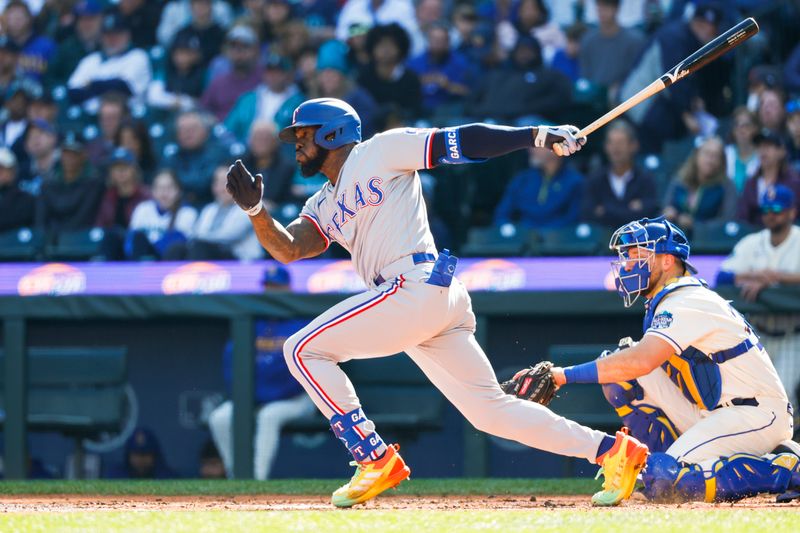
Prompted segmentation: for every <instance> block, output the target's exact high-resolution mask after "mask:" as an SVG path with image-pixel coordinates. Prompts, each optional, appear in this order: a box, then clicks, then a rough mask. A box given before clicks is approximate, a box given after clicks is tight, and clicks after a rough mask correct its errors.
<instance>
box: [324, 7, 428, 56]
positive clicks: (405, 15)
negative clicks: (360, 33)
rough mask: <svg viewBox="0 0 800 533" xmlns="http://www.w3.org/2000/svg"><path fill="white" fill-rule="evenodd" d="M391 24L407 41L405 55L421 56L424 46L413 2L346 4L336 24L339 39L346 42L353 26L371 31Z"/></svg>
mask: <svg viewBox="0 0 800 533" xmlns="http://www.w3.org/2000/svg"><path fill="white" fill-rule="evenodd" d="M392 24H395V25H399V26H400V27H401V28H402V29H403V30H404V32H405V34H406V37H407V38H408V46H407V47H406V53H405V55H406V56H407V55H408V52H409V51H411V53H412V54H414V55H417V54H421V53H422V51H423V50H424V49H425V42H424V39H423V37H422V33H421V32H420V29H419V25H418V24H417V17H416V13H415V12H414V5H413V3H412V2H411V0H347V3H346V4H345V5H344V7H343V8H342V11H341V13H340V14H339V20H338V21H337V23H336V38H337V39H339V40H340V41H346V40H347V38H348V37H349V36H350V31H351V29H352V28H353V26H359V27H366V28H368V29H371V28H373V27H377V26H388V25H392ZM367 48H372V47H370V46H368V47H367Z"/></svg>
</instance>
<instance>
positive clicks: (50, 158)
mask: <svg viewBox="0 0 800 533" xmlns="http://www.w3.org/2000/svg"><path fill="white" fill-rule="evenodd" d="M58 141H59V139H58V132H56V129H55V127H54V126H53V125H52V124H51V123H49V122H47V121H44V120H32V121H31V122H30V124H29V125H28V129H27V131H26V132H25V141H24V142H25V144H24V146H25V154H26V160H25V161H27V163H26V164H24V165H23V164H20V167H19V180H20V181H19V183H20V187H22V188H23V189H24V190H26V191H28V192H30V193H31V194H34V195H38V194H39V190H40V189H41V187H42V182H43V181H44V180H46V179H48V178H50V177H51V176H52V175H53V171H54V170H55V166H56V163H57V162H58Z"/></svg>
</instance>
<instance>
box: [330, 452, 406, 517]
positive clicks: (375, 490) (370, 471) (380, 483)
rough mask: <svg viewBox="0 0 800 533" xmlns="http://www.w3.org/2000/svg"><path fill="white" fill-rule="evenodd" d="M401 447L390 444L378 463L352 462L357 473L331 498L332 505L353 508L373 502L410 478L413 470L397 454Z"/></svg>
mask: <svg viewBox="0 0 800 533" xmlns="http://www.w3.org/2000/svg"><path fill="white" fill-rule="evenodd" d="M399 450H400V446H399V445H397V444H390V445H389V446H387V447H386V453H385V454H383V457H381V458H380V459H378V460H377V461H372V462H368V463H357V462H355V461H353V462H351V463H350V464H351V465H352V466H355V467H356V473H355V474H353V477H352V479H350V482H349V483H347V484H346V485H342V486H341V487H339V488H338V489H336V490H335V491H334V493H333V496H332V497H331V503H333V505H335V506H336V507H352V506H354V505H357V504H359V503H364V502H365V501H367V500H371V499H372V498H374V497H375V496H377V495H378V494H380V493H382V492H384V491H386V490H388V489H391V488H393V487H396V486H397V485H399V484H400V482H401V481H404V480H406V479H408V478H409V476H410V475H411V469H410V468H409V467H408V466H406V463H405V461H403V458H402V457H400V454H399V453H397V452H398V451H399Z"/></svg>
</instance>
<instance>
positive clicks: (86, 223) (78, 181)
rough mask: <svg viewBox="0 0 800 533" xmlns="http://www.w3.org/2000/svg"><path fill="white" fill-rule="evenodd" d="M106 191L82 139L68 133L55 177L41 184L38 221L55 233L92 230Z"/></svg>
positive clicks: (54, 170)
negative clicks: (90, 161) (88, 156)
mask: <svg viewBox="0 0 800 533" xmlns="http://www.w3.org/2000/svg"><path fill="white" fill-rule="evenodd" d="M34 124H37V123H36V122H34ZM37 128H38V126H37ZM104 191H105V184H104V182H103V180H102V179H101V178H99V177H98V176H97V174H96V172H95V169H94V167H92V165H91V164H90V163H89V161H88V159H87V157H86V151H85V147H84V144H83V140H82V139H81V138H80V136H79V135H77V134H76V133H74V132H68V133H67V134H66V135H65V136H64V140H63V141H62V142H61V157H60V160H59V161H58V162H57V163H56V165H55V167H54V169H53V173H52V178H50V179H46V180H44V182H43V183H42V191H41V195H40V199H39V200H40V201H39V209H38V210H37V214H36V218H37V222H38V224H39V225H40V226H41V227H43V228H44V229H45V230H46V231H48V232H51V233H54V234H55V233H58V232H59V231H71V230H82V229H88V228H91V227H92V226H93V225H94V221H95V218H96V217H97V210H98V208H99V207H100V200H101V199H102V197H103V192H104Z"/></svg>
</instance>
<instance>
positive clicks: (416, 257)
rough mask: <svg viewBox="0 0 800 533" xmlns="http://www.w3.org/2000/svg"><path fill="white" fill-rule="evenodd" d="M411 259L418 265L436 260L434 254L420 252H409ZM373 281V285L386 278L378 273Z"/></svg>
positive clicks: (382, 281) (379, 283)
mask: <svg viewBox="0 0 800 533" xmlns="http://www.w3.org/2000/svg"><path fill="white" fill-rule="evenodd" d="M411 260H412V261H413V262H414V264H415V265H418V264H420V263H433V262H434V261H436V256H435V255H433V254H427V253H424V252H420V253H417V254H411ZM374 281H375V286H378V285H382V284H384V283H386V280H385V279H383V276H381V275H380V274H378V277H377V278H375V280H374Z"/></svg>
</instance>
